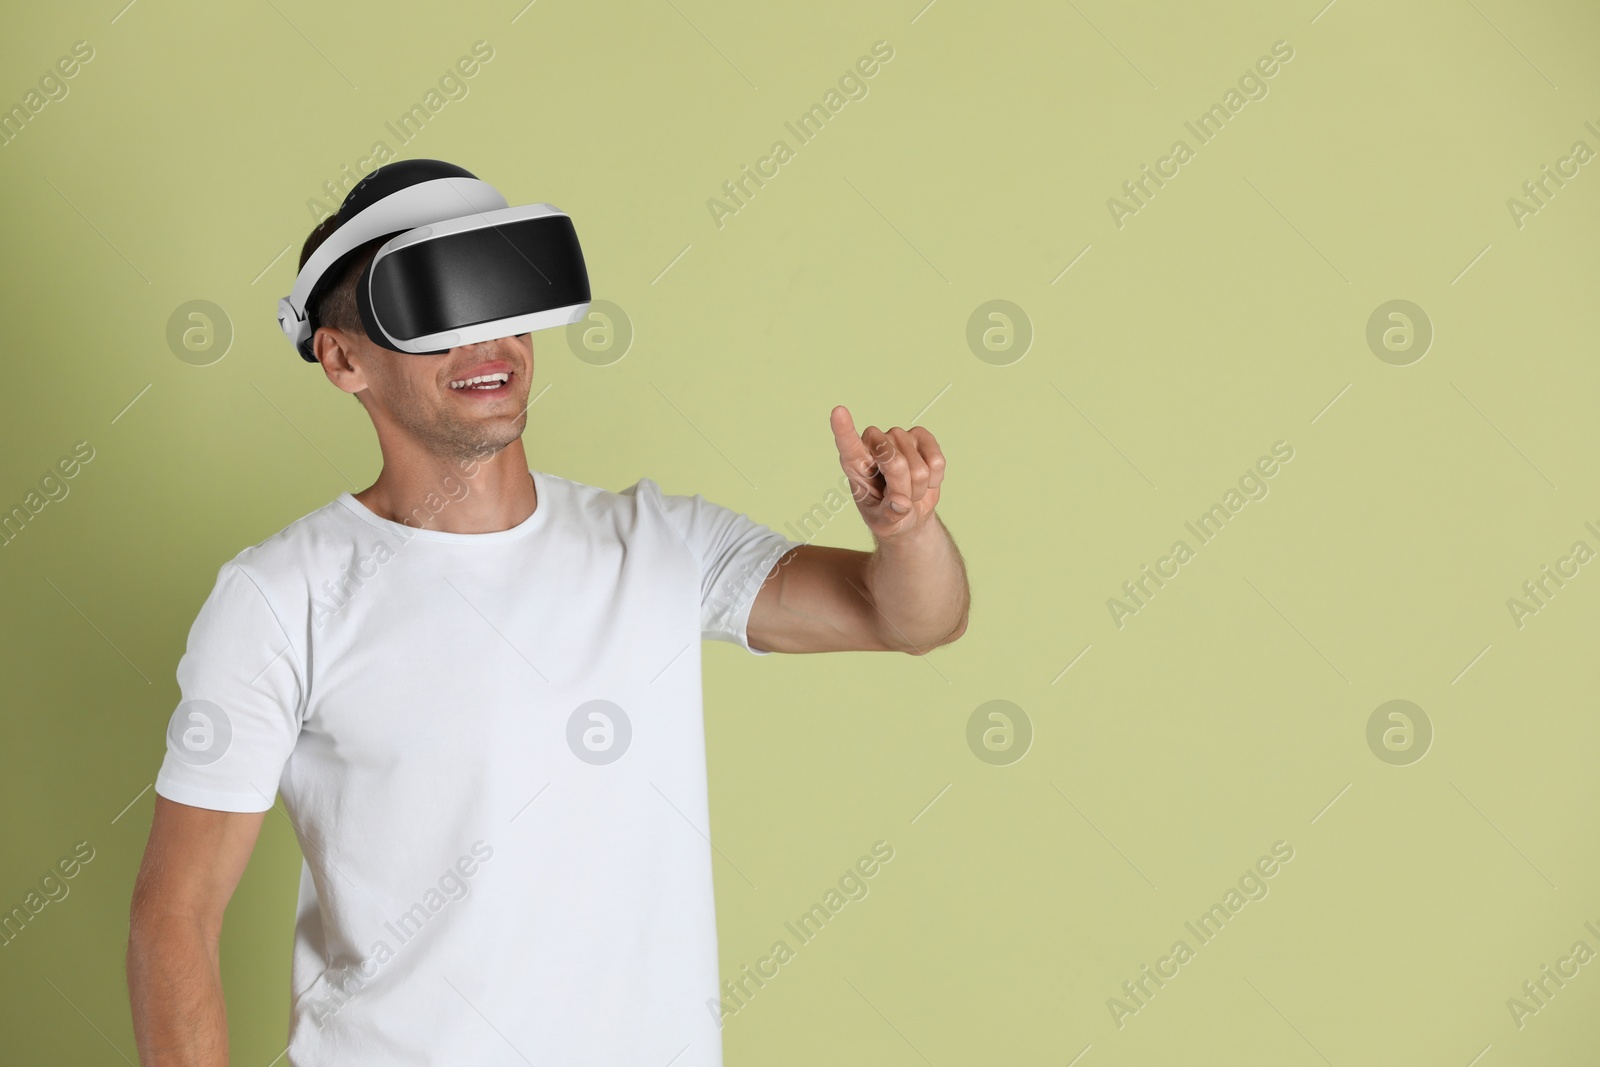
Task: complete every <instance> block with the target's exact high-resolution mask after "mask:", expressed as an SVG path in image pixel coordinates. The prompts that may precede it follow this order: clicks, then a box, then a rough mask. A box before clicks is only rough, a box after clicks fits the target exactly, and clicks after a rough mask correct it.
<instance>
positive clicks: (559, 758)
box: [155, 471, 803, 1067]
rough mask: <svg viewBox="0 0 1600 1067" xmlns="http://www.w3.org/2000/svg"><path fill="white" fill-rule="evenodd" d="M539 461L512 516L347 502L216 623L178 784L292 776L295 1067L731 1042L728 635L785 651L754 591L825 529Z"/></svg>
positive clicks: (160, 783) (260, 555) (162, 781)
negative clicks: (763, 633)
mask: <svg viewBox="0 0 1600 1067" xmlns="http://www.w3.org/2000/svg"><path fill="white" fill-rule="evenodd" d="M530 474H531V476H532V478H533V483H534V487H535V489H536V492H537V496H538V501H537V505H536V507H535V509H534V512H533V514H532V515H531V516H529V517H528V519H527V520H525V521H524V522H522V523H521V524H519V525H517V526H515V527H513V528H511V529H509V530H503V531H498V532H494V533H482V534H457V533H447V532H444V531H440V530H433V529H426V528H424V529H416V528H414V527H411V526H406V525H402V524H400V523H397V522H392V521H390V520H387V519H383V518H380V517H379V516H377V515H375V514H374V513H373V512H371V511H370V510H368V509H367V508H366V507H365V506H364V505H363V504H362V503H361V502H360V501H358V500H356V499H355V497H354V496H352V495H350V494H349V493H343V494H341V495H340V496H339V497H338V498H337V499H336V500H334V501H332V502H331V503H329V504H327V505H326V506H324V507H322V508H319V509H318V510H316V511H314V512H312V513H311V514H309V515H307V516H305V517H304V518H302V519H300V520H298V521H296V522H294V523H292V524H290V525H289V526H288V527H286V528H284V529H283V530H281V531H280V532H278V533H277V534H274V535H273V536H272V537H270V538H268V539H267V540H265V541H263V542H262V543H260V544H259V545H256V546H254V547H252V548H247V549H245V550H244V551H243V552H240V553H239V554H238V555H237V556H236V557H234V559H233V560H231V561H229V562H228V563H226V564H224V565H223V566H222V568H221V570H220V572H219V573H218V576H217V584H216V587H215V588H214V589H213V590H212V592H211V595H210V596H209V597H208V598H207V600H206V602H205V604H204V605H203V606H202V607H201V609H200V612H199V615H198V616H197V617H196V619H195V622H194V626H193V628H192V629H191V630H190V633H189V641H188V647H187V650H186V651H185V652H184V654H183V657H182V659H181V660H180V661H179V663H178V669H177V676H178V683H179V686H180V688H181V691H182V697H183V703H182V704H181V705H180V706H179V707H178V709H177V711H176V712H175V713H174V715H173V718H172V722H171V724H170V726H169V729H168V744H167V754H166V758H165V761H164V762H163V763H162V765H161V771H160V774H159V776H158V777H157V778H156V786H155V787H156V792H158V793H160V794H161V795H162V796H164V797H167V798H169V799H171V800H174V801H177V802H179V803H182V804H189V805H193V806H196V807H202V808H214V809H218V810H222V811H241V812H244V811H264V810H266V809H267V808H269V807H271V806H272V803H273V800H274V797H275V796H276V795H278V794H279V793H281V794H282V796H283V806H284V809H285V810H286V811H287V813H288V815H289V819H290V821H291V822H292V823H293V824H294V826H295V830H296V832H297V835H298V837H299V840H300V845H301V849H302V851H303V853H304V856H305V861H304V864H303V866H302V869H301V878H300V894H299V915H298V921H297V923H296V927H295V947H294V964H293V996H294V1003H293V1009H292V1016H291V1021H290V1030H289V1047H288V1052H287V1056H286V1059H287V1061H288V1062H289V1064H291V1065H293V1067H324V1065H337V1067H367V1065H372V1067H377V1065H382V1067H400V1065H409V1064H419V1065H421V1064H471V1065H473V1067H492V1065H501V1064H504V1065H508V1067H510V1065H516V1067H525V1065H526V1063H528V1062H532V1063H537V1064H540V1065H543V1064H547V1063H548V1064H560V1065H562V1067H578V1065H589V1064H592V1065H595V1067H601V1065H604V1067H620V1065H624V1064H626V1065H630V1067H632V1065H646V1067H650V1065H658V1067H664V1065H665V1064H667V1063H669V1062H670V1063H672V1064H673V1067H719V1065H720V1064H721V1062H722V1048H721V1029H720V1024H719V1022H718V1019H717V1015H716V1012H715V1005H716V1003H717V1001H718V999H719V997H720V993H719V990H718V974H717V942H716V924H715V919H714V913H713V905H712V862H711V861H712V855H711V845H710V841H709V837H708V835H709V834H710V832H711V828H710V822H709V813H708V807H707V796H706V765H705V745H704V737H703V729H702V720H701V689H700V652H701V649H700V641H701V639H702V638H709V639H713V640H721V641H729V642H732V643H735V644H738V645H739V646H740V647H742V648H745V649H747V650H749V651H751V652H753V653H755V654H757V655H767V654H768V653H765V652H761V651H759V650H756V649H753V648H751V646H750V644H749V640H748V638H747V636H746V631H745V627H746V623H747V620H748V618H749V614H750V606H751V604H752V602H753V601H754V599H755V596H756V593H757V592H758V591H759V589H760V586H761V583H762V580H763V579H764V578H765V577H766V576H767V574H768V573H769V572H770V571H771V570H772V568H773V566H774V565H775V564H776V563H777V562H778V559H779V557H780V556H781V555H783V554H784V553H785V552H787V551H789V550H790V549H791V548H794V547H797V546H798V545H800V544H802V543H803V542H800V541H794V540H791V539H789V538H788V537H786V536H784V535H782V534H779V533H777V532H775V531H773V530H771V529H769V528H768V527H766V526H763V525H761V524H759V523H757V522H755V521H753V520H751V519H750V518H748V517H747V516H745V515H743V514H740V513H738V512H735V511H732V510H730V509H728V508H725V507H722V506H720V505H717V504H713V503H709V502H708V501H706V500H705V499H704V498H703V497H701V496H700V495H698V494H697V495H695V496H692V497H690V496H669V495H665V494H663V493H662V492H661V489H660V487H659V486H658V485H657V484H656V483H655V482H653V481H651V480H650V479H648V478H646V479H641V480H640V481H639V482H638V483H637V484H636V485H634V486H631V487H629V488H627V489H624V490H622V491H621V492H613V491H610V490H607V489H601V488H596V487H594V486H589V485H584V484H582V483H579V482H574V481H571V480H569V479H565V478H561V477H558V476H556V475H553V474H546V473H544V472H542V471H532V472H530ZM455 484H456V485H463V484H464V483H461V482H456V483H455ZM463 491H470V489H466V490H463ZM434 499H435V500H438V501H444V499H445V498H444V497H436V498H434ZM443 506H445V507H448V503H444V504H443Z"/></svg>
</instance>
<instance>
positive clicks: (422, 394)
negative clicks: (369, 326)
mask: <svg viewBox="0 0 1600 1067" xmlns="http://www.w3.org/2000/svg"><path fill="white" fill-rule="evenodd" d="M339 335H340V340H341V342H342V343H343V344H344V345H345V346H346V348H347V351H348V353H349V361H350V363H351V364H352V365H353V366H354V367H355V368H356V371H357V372H358V374H357V375H348V376H344V377H345V378H346V380H345V381H344V382H343V383H341V382H340V379H339V378H335V382H336V384H340V385H341V388H345V389H347V390H348V391H351V392H354V393H356V396H357V397H358V398H359V399H360V400H361V403H362V405H363V406H364V407H365V408H366V409H367V411H368V413H369V414H370V415H371V416H372V418H373V422H374V423H376V424H377V425H378V427H379V429H380V431H382V430H384V429H385V428H387V429H388V430H389V431H391V432H397V433H401V434H404V435H405V436H407V437H409V438H410V439H412V440H413V441H414V442H416V443H417V444H419V445H421V446H422V447H423V449H424V450H425V451H427V452H429V453H431V454H433V455H438V456H442V457H446V458H450V459H466V458H470V457H473V456H481V455H482V453H483V449H484V446H488V447H489V448H491V449H493V450H494V451H496V452H498V451H499V450H500V449H502V448H504V447H505V446H506V445H508V444H510V443H511V442H513V441H515V440H516V439H517V438H519V437H521V436H522V431H523V429H524V428H525V427H526V426H527V423H528V390H529V387H530V385H531V384H532V381H533V338H532V336H531V335H529V334H521V335H519V336H515V337H501V338H497V339H495V340H492V341H481V342H479V343H478V344H475V345H466V346H464V347H461V348H452V349H451V350H450V351H449V352H446V353H443V354H441V355H436V356H427V355H413V354H411V353H408V352H395V351H392V350H390V349H387V348H381V347H379V346H378V345H375V344H373V343H372V342H371V341H370V340H368V339H367V338H365V337H361V336H353V335H351V334H348V333H345V332H344V331H339ZM330 376H332V375H330ZM473 379H487V380H482V381H473ZM502 379H503V380H502ZM468 383H470V384H468ZM362 385H364V386H365V388H361V386H362ZM352 386H354V388H352Z"/></svg>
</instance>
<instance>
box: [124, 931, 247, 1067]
mask: <svg viewBox="0 0 1600 1067" xmlns="http://www.w3.org/2000/svg"><path fill="white" fill-rule="evenodd" d="M128 993H129V997H130V1000H131V1002H132V1005H133V1032H134V1039H135V1040H136V1041H137V1043H138V1046H139V1061H140V1063H142V1064H143V1065H144V1067H224V1065H226V1064H227V1062H228V1018H227V1009H226V1007H225V1006H224V1003H223V998H222V975H221V972H220V968H219V964H218V958H217V944H216V941H215V939H213V938H208V937H207V936H206V934H205V933H204V932H203V931H202V930H201V929H200V927H199V925H198V924H197V923H193V922H190V921H186V920H184V919H181V918H162V919H142V920H139V921H136V922H134V923H133V924H132V926H131V928H130V930H129V936H128Z"/></svg>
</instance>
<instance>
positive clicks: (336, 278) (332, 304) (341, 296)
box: [298, 215, 389, 337]
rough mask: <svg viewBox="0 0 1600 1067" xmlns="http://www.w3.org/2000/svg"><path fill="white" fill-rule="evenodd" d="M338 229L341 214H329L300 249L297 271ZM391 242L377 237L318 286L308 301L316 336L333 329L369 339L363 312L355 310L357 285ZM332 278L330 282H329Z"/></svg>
mask: <svg viewBox="0 0 1600 1067" xmlns="http://www.w3.org/2000/svg"><path fill="white" fill-rule="evenodd" d="M338 228H339V216H338V215H329V216H328V217H327V218H325V219H323V220H322V222H320V223H318V224H317V227H316V228H315V229H313V230H312V231H311V233H310V234H309V235H308V236H307V237H306V241H305V244H304V245H302V246H301V248H300V268H298V269H303V268H304V267H305V265H306V260H308V259H310V258H311V254H312V253H313V252H315V251H316V250H317V249H318V248H319V247H321V245H322V243H323V242H324V241H326V240H327V239H328V238H330V237H332V236H333V234H334V231H335V230H337V229H338ZM388 239H389V238H388V236H387V235H385V236H383V237H375V238H373V239H372V240H370V241H368V242H367V243H366V244H364V245H361V246H359V247H358V248H357V249H356V250H355V252H354V253H352V254H348V255H346V256H345V258H344V262H343V263H342V264H337V263H336V264H334V272H335V273H332V274H329V275H325V276H324V278H325V280H324V281H323V283H322V284H321V285H320V286H318V292H316V293H315V294H314V295H313V296H312V298H311V299H310V300H308V301H307V302H306V314H307V316H308V318H309V319H310V322H311V331H312V333H313V334H314V333H316V330H317V327H319V326H333V327H335V328H337V329H340V330H345V331H347V332H349V333H353V334H356V335H357V336H360V337H365V336H367V331H366V328H365V327H364V326H363V325H362V324H361V313H360V312H359V311H357V310H356V282H357V281H359V280H360V278H361V272H362V271H363V270H365V269H366V268H367V264H368V263H370V262H372V257H373V256H374V255H376V254H377V251H378V249H379V248H380V247H382V245H383V242H384V241H386V240H388ZM330 278H331V282H330V281H328V280H326V279H330Z"/></svg>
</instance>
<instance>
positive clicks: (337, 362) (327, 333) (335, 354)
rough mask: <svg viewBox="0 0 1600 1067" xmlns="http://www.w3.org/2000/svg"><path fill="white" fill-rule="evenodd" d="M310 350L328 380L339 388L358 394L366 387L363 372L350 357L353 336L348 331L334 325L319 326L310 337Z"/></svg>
mask: <svg viewBox="0 0 1600 1067" xmlns="http://www.w3.org/2000/svg"><path fill="white" fill-rule="evenodd" d="M311 351H312V354H313V355H315V356H316V357H317V362H318V363H320V364H321V365H322V372H323V373H324V374H326V375H327V376H328V380H329V381H330V382H332V383H333V384H334V385H336V386H338V387H339V388H340V389H342V390H344V391H345V392H347V393H351V394H360V393H361V392H363V391H364V390H365V389H366V388H367V378H366V374H365V372H363V371H362V369H361V367H360V365H359V364H358V363H357V362H356V361H355V360H353V359H352V358H351V355H352V353H353V352H354V351H355V338H354V337H352V336H351V335H350V334H349V333H347V332H345V331H344V330H341V329H338V328H337V327H334V326H319V327H318V328H317V332H316V334H315V335H313V337H312V339H311Z"/></svg>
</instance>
